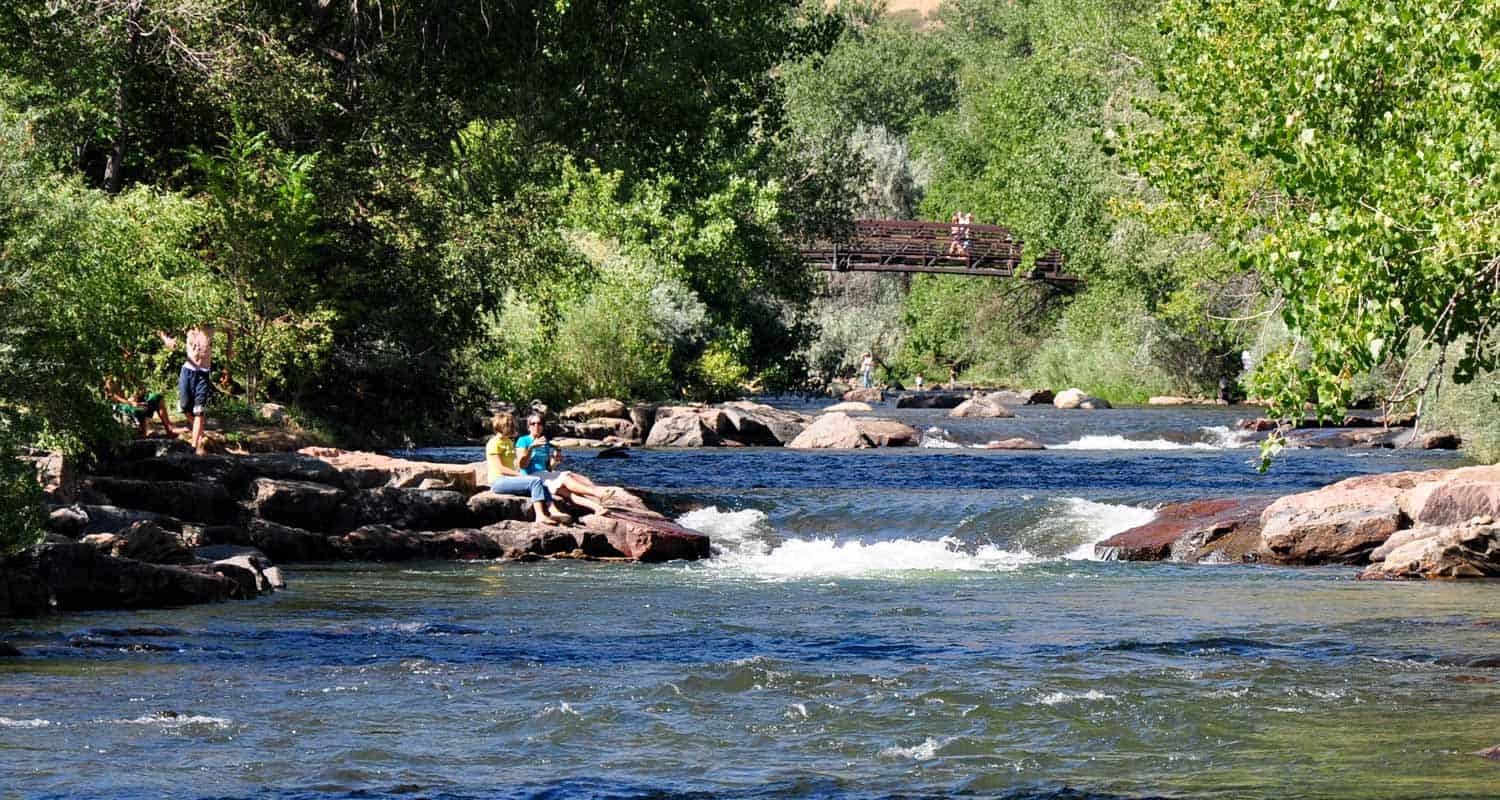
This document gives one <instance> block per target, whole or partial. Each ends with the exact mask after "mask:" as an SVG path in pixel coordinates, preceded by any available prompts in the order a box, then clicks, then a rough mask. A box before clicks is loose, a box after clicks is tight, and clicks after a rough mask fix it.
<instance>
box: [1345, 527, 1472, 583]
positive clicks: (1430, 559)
mask: <svg viewBox="0 0 1500 800" xmlns="http://www.w3.org/2000/svg"><path fill="white" fill-rule="evenodd" d="M1398 535H1400V536H1402V537H1403V541H1402V543H1401V544H1399V545H1398V546H1396V547H1394V548H1392V549H1391V550H1390V551H1389V552H1385V553H1383V554H1382V556H1383V557H1382V558H1381V560H1380V561H1379V562H1377V563H1375V564H1373V565H1371V566H1370V567H1369V568H1368V569H1366V570H1365V571H1364V572H1363V573H1361V574H1360V577H1361V578H1365V579H1380V578H1384V579H1415V578H1495V577H1500V526H1497V525H1496V524H1495V519H1494V517H1489V516H1483V517H1476V518H1474V519H1472V520H1470V521H1468V522H1465V523H1462V524H1458V525H1448V526H1442V525H1433V526H1423V527H1420V528H1412V529H1410V530H1406V531H1402V532H1401V534H1398ZM1392 538H1395V537H1392Z"/></svg>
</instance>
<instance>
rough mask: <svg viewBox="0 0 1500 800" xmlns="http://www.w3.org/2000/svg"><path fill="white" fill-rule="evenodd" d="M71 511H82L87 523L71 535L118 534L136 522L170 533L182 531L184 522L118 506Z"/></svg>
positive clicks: (166, 516)
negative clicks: (146, 523)
mask: <svg viewBox="0 0 1500 800" xmlns="http://www.w3.org/2000/svg"><path fill="white" fill-rule="evenodd" d="M68 508H69V509H73V510H75V511H81V512H82V513H83V514H84V517H85V520H86V521H85V522H84V524H83V526H82V527H81V528H76V529H73V530H72V532H71V533H70V534H69V535H72V536H84V535H87V534H90V533H116V532H118V531H123V530H125V529H126V528H129V527H130V526H131V525H133V524H135V523H136V522H141V521H146V522H154V523H156V524H157V525H160V526H162V527H163V528H166V529H167V530H169V531H180V530H182V522H181V521H180V520H178V519H176V518H174V517H171V516H168V515H166V514H158V513H156V512H154V511H136V510H135V509H130V508H120V507H118V506H96V505H75V506H68Z"/></svg>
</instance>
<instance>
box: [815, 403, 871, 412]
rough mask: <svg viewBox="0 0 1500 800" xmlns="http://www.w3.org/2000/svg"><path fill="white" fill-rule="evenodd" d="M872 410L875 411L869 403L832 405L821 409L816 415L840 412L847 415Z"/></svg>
mask: <svg viewBox="0 0 1500 800" xmlns="http://www.w3.org/2000/svg"><path fill="white" fill-rule="evenodd" d="M874 410H875V409H874V408H872V407H871V406H870V404H869V403H834V404H833V405H831V406H829V407H827V408H825V409H823V410H822V411H820V412H818V413H820V414H830V413H833V412H838V411H842V412H843V413H845V414H849V413H852V412H857V411H874Z"/></svg>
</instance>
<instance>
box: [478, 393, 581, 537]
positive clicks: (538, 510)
mask: <svg viewBox="0 0 1500 800" xmlns="http://www.w3.org/2000/svg"><path fill="white" fill-rule="evenodd" d="M490 428H491V429H492V430H494V431H495V435H494V436H492V437H490V440H489V442H488V443H487V444H485V446H484V464H485V467H486V468H487V470H488V471H489V481H490V491H492V492H494V493H495V494H524V495H528V496H530V497H531V512H532V514H534V515H535V517H536V521H537V522H538V523H540V524H543V525H545V524H547V523H557V524H559V525H566V524H568V523H570V522H572V521H573V518H572V517H570V516H568V515H567V514H564V513H562V512H561V511H558V510H557V506H556V505H554V504H553V502H552V492H551V490H549V489H548V488H547V484H546V482H545V481H544V480H543V479H541V478H538V477H535V476H528V475H522V474H521V472H520V471H519V470H517V469H516V439H515V437H516V416H515V415H514V414H508V413H504V412H501V413H499V414H496V415H495V416H493V417H491V418H490Z"/></svg>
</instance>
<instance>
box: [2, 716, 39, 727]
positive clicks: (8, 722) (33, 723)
mask: <svg viewBox="0 0 1500 800" xmlns="http://www.w3.org/2000/svg"><path fill="white" fill-rule="evenodd" d="M51 724H52V722H51V721H50V720H45V719H11V718H10V717H0V728H45V727H47V726H48V725H51Z"/></svg>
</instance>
